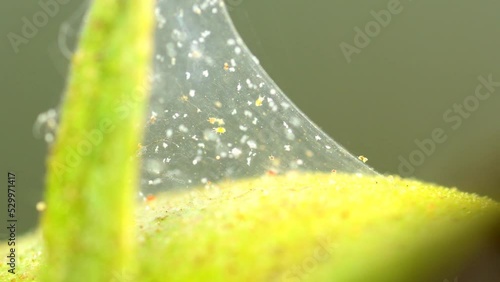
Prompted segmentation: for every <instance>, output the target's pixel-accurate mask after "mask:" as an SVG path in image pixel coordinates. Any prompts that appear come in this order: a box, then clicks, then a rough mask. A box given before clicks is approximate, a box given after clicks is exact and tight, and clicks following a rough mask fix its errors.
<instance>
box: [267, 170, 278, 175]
mask: <svg viewBox="0 0 500 282" xmlns="http://www.w3.org/2000/svg"><path fill="white" fill-rule="evenodd" d="M266 174H267V175H268V176H276V175H278V171H276V170H274V169H270V170H268V171H267V172H266Z"/></svg>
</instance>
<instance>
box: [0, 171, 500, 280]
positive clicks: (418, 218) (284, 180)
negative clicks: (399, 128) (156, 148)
mask: <svg viewBox="0 0 500 282" xmlns="http://www.w3.org/2000/svg"><path fill="white" fill-rule="evenodd" d="M499 215H500V206H499V204H498V203H496V202H494V201H492V200H489V199H488V198H485V197H479V196H477V195H473V194H467V193H463V192H460V191H458V190H456V189H448V188H444V187H438V186H434V185H431V184H425V183H421V182H417V181H411V180H403V179H399V178H393V177H375V178H374V177H358V176H352V175H342V174H294V173H289V174H286V175H281V176H265V177H262V178H258V179H253V180H241V181H233V182H226V183H219V184H209V185H207V186H206V187H201V188H200V189H195V190H187V191H177V192H169V193H165V194H162V195H158V196H157V197H156V198H150V199H149V200H148V201H147V202H146V203H144V204H143V205H142V207H141V208H140V209H139V210H138V214H137V215H136V216H137V224H138V230H139V232H138V237H137V239H136V240H137V242H138V244H139V248H138V255H137V256H136V257H135V259H136V263H137V265H138V266H139V268H140V270H139V271H140V273H139V277H140V279H141V281H439V282H441V281H445V279H448V280H449V281H453V279H452V278H451V275H454V274H455V272H454V271H455V268H456V267H460V266H461V265H462V263H463V262H464V261H465V260H466V259H467V258H468V257H470V256H471V255H472V254H474V253H475V252H476V251H477V250H479V249H481V248H482V247H483V246H484V245H485V243H486V242H487V240H488V239H489V238H490V236H491V230H493V229H494V228H495V226H497V224H498V219H499ZM60 232H63V231H62V230H61V231H60ZM39 240H40V238H39V237H38V235H36V234H35V235H31V236H28V237H26V238H25V239H24V240H21V241H20V242H19V246H20V247H19V250H20V254H21V260H20V261H19V274H18V275H19V276H18V277H19V278H20V280H18V281H25V280H26V281H30V279H31V278H33V277H35V276H34V275H36V269H37V268H38V267H40V265H39V258H40V253H39V252H42V253H43V250H42V249H41V247H40V245H39V244H38V243H39ZM3 246H5V245H3ZM103 251H105V252H107V251H113V246H110V247H109V248H106V249H105V250H103ZM41 267H49V266H48V265H47V266H41ZM1 269H2V272H1V273H0V275H1V276H0V277H1V278H5V279H7V278H8V277H10V276H8V275H6V273H7V272H6V266H5V265H2V267H1ZM457 269H458V268H457ZM22 277H24V278H25V279H21V278H22ZM121 278H123V277H121ZM121 278H117V279H121ZM124 279H126V276H125V278H124ZM2 281H4V280H2ZM6 281H8V280H6ZM116 281H120V280H116ZM122 281H127V280H122Z"/></svg>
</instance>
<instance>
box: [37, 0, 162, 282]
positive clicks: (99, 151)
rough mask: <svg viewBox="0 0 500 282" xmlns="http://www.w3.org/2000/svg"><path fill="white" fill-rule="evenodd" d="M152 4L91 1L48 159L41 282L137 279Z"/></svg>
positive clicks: (127, 0) (144, 1)
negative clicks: (140, 174) (138, 208)
mask: <svg viewBox="0 0 500 282" xmlns="http://www.w3.org/2000/svg"><path fill="white" fill-rule="evenodd" d="M153 9H154V1H153V0H141V1H133V0H100V1H93V2H92V7H91V8H90V11H89V14H88V18H87V23H86V26H85V27H84V29H83V33H82V35H81V38H80V44H79V49H78V50H77V52H76V53H75V55H74V57H73V60H72V68H71V76H70V79H69V83H68V86H67V94H66V96H65V99H64V101H63V103H62V108H61V124H60V127H59V131H58V136H57V140H56V142H55V144H54V145H53V147H52V152H51V155H50V157H49V159H48V176H47V183H46V184H47V191H46V195H45V197H46V202H47V210H46V212H45V214H44V216H43V219H42V224H43V233H44V240H45V263H46V265H48V266H49V267H47V268H46V271H44V273H42V277H43V278H44V281H51V282H57V281H119V280H121V279H122V280H124V279H125V278H124V275H126V276H128V275H133V273H134V270H133V268H132V265H133V263H132V259H133V256H134V251H135V246H134V245H135V244H134V242H135V231H134V229H135V224H134V211H135V198H136V195H137V191H136V190H137V180H138V172H139V170H138V162H139V161H138V158H135V157H133V156H134V155H135V154H136V153H137V146H138V144H139V143H140V140H141V138H142V133H143V132H142V131H143V125H142V123H143V120H144V111H145V108H146V104H147V101H148V87H147V73H148V69H149V64H150V57H151V53H152V43H153V37H152V36H153V19H154V16H153Z"/></svg>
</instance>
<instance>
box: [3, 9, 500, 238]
mask: <svg viewBox="0 0 500 282" xmlns="http://www.w3.org/2000/svg"><path fill="white" fill-rule="evenodd" d="M43 1H48V0H43ZM226 3H227V6H228V8H229V11H230V14H231V16H232V18H233V21H234V23H235V25H236V27H237V29H238V31H239V32H240V34H241V35H242V37H243V39H244V41H245V42H246V43H247V45H248V46H249V47H250V49H251V50H252V51H253V53H254V54H255V55H256V56H257V57H258V58H259V59H260V62H261V64H262V65H263V66H264V68H265V69H266V70H267V72H268V73H269V74H270V76H271V77H272V78H273V79H274V80H275V81H276V83H277V84H278V85H279V86H280V87H281V88H282V90H283V91H284V92H285V93H286V94H287V95H288V96H289V97H290V98H291V99H292V101H293V102H294V103H296V104H297V105H298V107H299V108H300V109H302V111H304V112H305V113H306V115H308V116H309V117H310V118H311V119H312V120H313V121H314V122H315V123H316V124H317V125H318V126H320V127H321V128H322V129H323V130H325V131H326V132H327V133H328V134H329V135H330V136H332V137H333V138H334V139H335V140H336V141H338V142H339V143H340V144H342V145H343V146H344V147H346V148H347V149H348V150H349V151H351V152H352V153H353V154H355V155H364V156H366V157H368V159H369V161H368V164H369V165H370V166H372V167H374V168H375V169H376V170H377V171H379V172H381V173H385V174H404V175H405V176H408V177H412V178H417V179H421V180H424V181H428V182H433V183H438V184H442V185H446V186H455V187H458V188H459V189H461V190H463V191H468V192H474V193H478V194H481V195H487V196H490V197H492V198H494V199H496V200H500V87H499V86H495V87H496V88H495V87H490V88H491V89H493V90H496V91H494V92H492V93H491V95H490V96H489V97H488V98H486V99H484V100H478V99H477V98H474V97H475V96H474V93H475V89H476V87H477V86H478V85H480V81H479V80H478V77H479V76H482V77H484V78H485V79H487V78H488V76H489V75H490V74H491V77H492V80H493V81H495V82H497V84H498V82H500V53H499V50H500V37H499V36H498V35H499V34H500V18H499V17H498V11H499V10H500V1H488V0H478V1H474V2H472V1H437V2H436V1H434V2H430V1H411V0H406V1H401V2H398V1H395V0H391V1H387V0H373V1H365V2H359V1H356V2H353V1H345V0H336V1H326V0H325V1H309V2H306V1H286V0H268V1H250V0H227V1H226ZM398 3H399V4H398ZM59 7H60V11H59V12H58V13H56V14H55V15H54V16H53V17H50V18H49V19H48V22H47V24H46V25H45V26H44V27H42V28H39V29H38V31H37V32H36V35H35V36H34V37H33V38H30V39H29V42H28V43H26V44H21V45H20V46H19V50H18V52H17V53H16V52H15V50H14V48H13V47H12V44H11V43H10V41H9V38H8V34H9V33H10V32H13V33H16V34H21V29H22V26H23V22H22V18H23V17H27V18H29V19H32V17H33V15H35V14H36V13H37V12H39V11H40V10H41V7H40V6H39V4H38V1H3V2H2V4H1V8H0V11H2V12H1V14H2V17H1V20H0V21H1V25H0V28H1V30H0V36H1V40H0V50H1V52H0V54H1V67H0V72H1V75H0V79H1V81H0V82H1V84H2V85H3V86H2V102H1V104H2V110H1V113H0V114H1V117H2V121H3V129H4V132H3V133H2V137H1V141H0V142H1V146H0V147H1V150H2V155H1V157H2V162H1V171H2V173H3V175H4V177H5V180H4V184H3V186H2V187H4V188H3V189H2V191H4V192H1V193H0V203H1V204H0V207H2V208H1V211H2V212H1V213H0V219H1V220H2V221H4V220H5V218H6V212H5V209H4V208H3V207H5V205H6V185H7V184H6V173H7V171H13V172H15V173H16V175H17V181H18V182H17V205H18V211H17V216H18V219H19V222H18V227H19V231H20V232H26V231H28V230H32V229H33V228H34V227H35V226H36V224H37V221H38V215H37V212H36V210H35V204H36V203H37V202H38V201H39V200H41V199H42V195H43V183H44V182H43V178H44V173H45V167H44V162H45V157H46V154H47V148H46V145H45V143H44V141H43V140H41V139H38V140H37V139H35V137H34V135H33V132H32V128H33V124H34V122H35V120H36V117H37V115H38V114H39V113H41V112H44V111H46V110H47V109H49V108H52V107H54V106H56V105H57V104H58V103H59V100H60V96H61V93H62V92H63V89H64V85H65V84H64V83H65V76H66V71H67V66H68V60H67V59H66V58H65V56H64V55H63V54H62V53H61V51H60V49H59V48H58V47H57V40H58V34H59V32H60V27H61V24H62V23H65V22H66V23H69V24H70V25H69V26H72V27H73V28H76V27H77V26H78V22H79V21H80V17H81V13H80V12H78V9H79V7H82V4H81V2H80V1H69V2H68V3H67V4H65V5H62V4H61V5H59ZM382 10H384V11H388V12H387V13H390V14H391V19H390V21H389V20H388V18H384V16H383V15H386V12H380V11H382ZM391 11H393V12H395V13H391ZM374 15H375V16H374ZM376 15H379V16H376ZM377 17H379V22H382V23H383V25H382V24H380V23H377V22H376V21H377V19H376V18H377ZM384 25H385V26H384ZM377 26H378V27H379V28H378V29H377ZM366 27H368V33H370V34H371V35H372V36H370V35H367V36H368V39H369V42H368V43H367V40H365V42H361V41H362V40H361V39H362V38H361V39H360V38H357V39H359V40H358V41H356V40H355V39H356V38H355V37H356V36H357V37H360V36H362V35H359V31H357V29H356V28H359V29H360V30H363V34H366V31H364V30H365V28H366ZM67 38H68V39H69V42H68V45H69V46H72V44H73V43H72V42H71V40H72V39H75V34H73V33H72V32H71V30H69V33H68V34H67ZM365 39H366V38H365ZM356 43H358V44H357V45H356ZM341 44H344V46H347V44H349V45H350V46H352V47H349V48H351V50H354V48H357V49H356V52H355V53H353V54H351V55H350V56H347V57H346V56H345V55H344V54H343V52H342V50H341V47H340V45H341ZM363 44H364V45H363ZM365 45H366V46H365ZM361 47H362V48H361ZM348 61H350V62H348ZM481 93H482V94H483V95H486V93H488V91H487V88H486V87H483V88H482V90H481ZM464 103H465V104H466V105H465V107H464V108H463V112H462V113H459V112H458V110H457V109H458V108H457V107H458V105H462V104H464ZM454 107H455V108H454ZM443 115H446V116H447V118H444V117H443ZM435 130H441V132H442V135H443V136H446V140H445V141H444V142H441V143H437V142H435V141H430V139H431V138H433V133H432V132H433V131H435ZM442 138H444V137H442ZM426 139H429V140H427V141H423V140H426ZM419 141H420V142H424V143H426V144H427V145H428V146H431V147H432V145H429V142H433V144H434V145H435V148H434V149H433V150H431V151H428V152H427V153H428V154H427V155H426V154H425V152H424V151H425V150H424V149H421V148H419V146H418V145H417V144H416V143H418V142H419ZM431 147H427V148H428V149H432V148H431ZM401 159H404V160H406V161H408V164H407V166H406V167H404V168H402V167H401V163H402V162H403V161H401ZM412 162H413V164H412ZM408 165H410V166H411V167H412V168H413V170H412V171H409V169H408ZM0 233H1V232H0ZM5 235H6V234H0V236H1V237H0V239H2V238H5Z"/></svg>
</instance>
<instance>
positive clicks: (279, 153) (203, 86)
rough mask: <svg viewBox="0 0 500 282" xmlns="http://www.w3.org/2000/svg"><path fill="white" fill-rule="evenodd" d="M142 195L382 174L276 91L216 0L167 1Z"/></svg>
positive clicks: (160, 23)
mask: <svg viewBox="0 0 500 282" xmlns="http://www.w3.org/2000/svg"><path fill="white" fill-rule="evenodd" d="M155 14H156V20H157V28H156V42H155V48H156V50H155V55H154V63H153V76H152V96H151V103H150V108H149V111H148V115H149V116H148V117H147V129H146V135H145V138H144V142H143V144H141V148H140V154H139V155H140V156H141V157H142V158H143V165H142V168H141V173H142V180H141V188H142V190H143V192H144V193H154V192H156V191H159V190H164V189H170V188H176V187H189V186H199V185H203V184H205V183H208V182H217V181H220V180H228V179H239V178H250V177H259V176H263V175H266V174H273V175H274V174H281V173H287V172H290V171H324V172H330V171H332V170H333V171H339V172H346V173H360V174H376V172H375V171H373V169H371V168H370V167H368V166H366V165H365V164H364V163H363V162H362V161H360V160H358V159H357V158H356V157H354V156H353V155H351V154H350V153H349V152H347V151H346V150H345V149H344V148H342V147H341V146H340V145H339V144H337V143H336V142H335V141H334V140H333V139H332V138H330V137H329V136H327V135H326V134H325V133H324V132H322V131H321V130H320V129H319V128H318V127H317V126H316V125H315V124H314V123H312V122H311V121H310V120H309V119H308V118H307V117H306V116H305V115H304V114H303V113H302V112H301V111H300V110H299V109H298V108H297V107H296V106H295V105H294V104H293V103H292V102H291V101H290V100H289V99H288V98H287V97H286V95H285V94H284V93H283V92H282V91H281V90H280V89H279V88H278V86H277V85H276V84H275V83H274V82H273V81H272V79H271V78H270V77H269V76H268V75H267V73H266V72H265V71H264V70H263V68H262V67H261V66H260V65H259V61H258V60H257V58H255V56H253V55H252V54H251V52H250V51H249V50H248V48H247V47H246V45H245V44H244V43H243V41H242V39H241V38H240V36H239V35H238V34H237V32H236V30H235V28H234V26H233V24H232V22H231V20H230V18H229V16H228V14H227V12H226V10H225V6H224V2H222V1H217V0H173V1H172V0H159V1H158V4H157V8H156V11H155Z"/></svg>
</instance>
